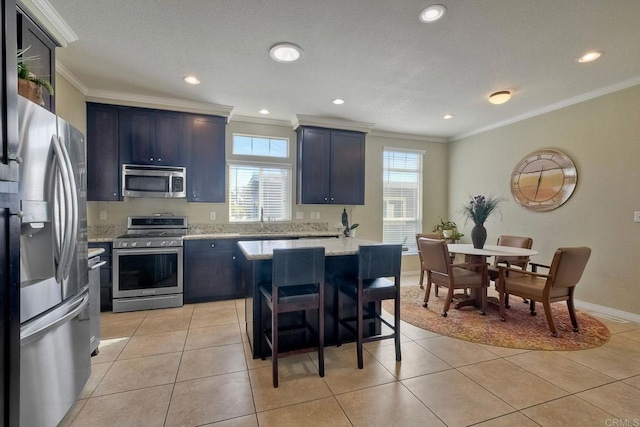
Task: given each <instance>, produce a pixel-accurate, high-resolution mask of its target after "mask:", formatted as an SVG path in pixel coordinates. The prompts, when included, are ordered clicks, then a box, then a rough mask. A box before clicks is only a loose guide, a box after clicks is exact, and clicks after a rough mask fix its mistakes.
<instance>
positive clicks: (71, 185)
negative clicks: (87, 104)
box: [55, 136, 79, 279]
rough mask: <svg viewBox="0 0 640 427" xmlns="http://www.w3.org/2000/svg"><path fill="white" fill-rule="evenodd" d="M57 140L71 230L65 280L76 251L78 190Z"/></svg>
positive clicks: (71, 167) (60, 143) (61, 146)
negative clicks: (63, 173)
mask: <svg viewBox="0 0 640 427" xmlns="http://www.w3.org/2000/svg"><path fill="white" fill-rule="evenodd" d="M55 138H56V139H57V140H58V144H59V146H60V149H61V150H62V156H63V160H64V164H65V166H66V169H67V175H68V179H67V184H68V187H67V194H68V195H69V196H70V197H69V198H68V199H67V201H68V202H70V206H69V207H70V211H71V217H70V218H69V217H67V218H68V225H69V226H70V229H71V236H70V238H69V239H70V240H68V243H69V245H70V246H69V252H68V253H69V256H68V258H67V259H66V261H65V264H64V270H63V278H64V279H67V278H68V277H69V272H70V271H71V267H73V254H74V253H75V251H76V247H77V245H78V241H77V238H78V222H79V218H78V217H79V212H78V188H77V186H76V177H75V175H74V173H73V165H72V164H71V157H70V156H69V151H68V150H67V147H66V146H65V145H64V143H63V142H62V141H61V140H60V138H59V137H57V136H56V137H55Z"/></svg>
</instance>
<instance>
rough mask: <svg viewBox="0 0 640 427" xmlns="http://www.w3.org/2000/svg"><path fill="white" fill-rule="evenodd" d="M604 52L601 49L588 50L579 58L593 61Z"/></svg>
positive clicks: (583, 60) (579, 60) (584, 60)
mask: <svg viewBox="0 0 640 427" xmlns="http://www.w3.org/2000/svg"><path fill="white" fill-rule="evenodd" d="M602 54H603V52H600V51H592V52H587V53H585V54H584V55H582V56H581V57H580V58H578V62H582V63H584V62H591V61H595V60H596V59H598V58H600V57H601V56H602Z"/></svg>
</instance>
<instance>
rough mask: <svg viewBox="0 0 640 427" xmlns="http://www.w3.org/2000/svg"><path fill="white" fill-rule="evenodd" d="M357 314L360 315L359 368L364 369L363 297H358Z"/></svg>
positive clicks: (357, 345) (357, 349) (357, 343)
mask: <svg viewBox="0 0 640 427" xmlns="http://www.w3.org/2000/svg"><path fill="white" fill-rule="evenodd" d="M357 316H358V320H357V325H358V337H357V342H356V351H357V353H358V368H359V369H362V368H363V367H364V362H363V360H362V336H363V329H364V325H363V323H364V319H363V317H364V313H363V307H362V299H361V298H358V308H357Z"/></svg>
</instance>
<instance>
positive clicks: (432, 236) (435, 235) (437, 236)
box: [416, 233, 442, 296]
mask: <svg viewBox="0 0 640 427" xmlns="http://www.w3.org/2000/svg"><path fill="white" fill-rule="evenodd" d="M421 237H424V238H425V239H433V240H442V236H440V234H439V233H418V234H416V245H418V240H419V239H420V238H421ZM418 257H419V258H420V289H424V273H425V272H426V271H427V269H426V268H424V261H423V257H422V252H420V246H419V245H418ZM435 293H436V296H438V287H437V286H436V289H435Z"/></svg>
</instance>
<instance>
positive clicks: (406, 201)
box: [382, 148, 424, 253]
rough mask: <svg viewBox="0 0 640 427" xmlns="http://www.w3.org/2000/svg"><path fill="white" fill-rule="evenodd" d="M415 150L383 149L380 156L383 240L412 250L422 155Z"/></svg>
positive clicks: (416, 228) (419, 225) (419, 206)
mask: <svg viewBox="0 0 640 427" xmlns="http://www.w3.org/2000/svg"><path fill="white" fill-rule="evenodd" d="M423 155H424V153H422V152H419V151H410V150H402V149H396V148H385V149H384V156H383V182H384V183H383V233H382V234H383V240H384V242H385V243H401V244H403V245H404V246H406V247H408V248H409V253H416V252H417V248H416V233H420V232H421V230H422V157H423Z"/></svg>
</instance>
